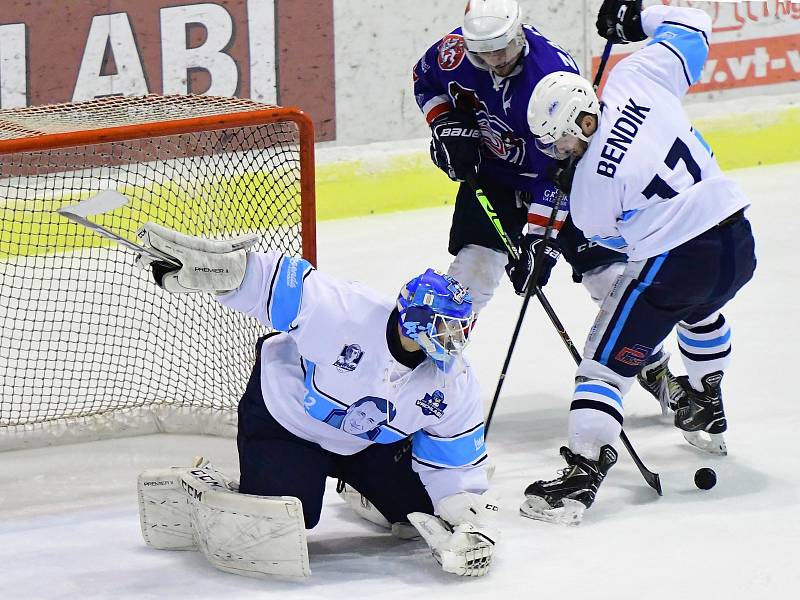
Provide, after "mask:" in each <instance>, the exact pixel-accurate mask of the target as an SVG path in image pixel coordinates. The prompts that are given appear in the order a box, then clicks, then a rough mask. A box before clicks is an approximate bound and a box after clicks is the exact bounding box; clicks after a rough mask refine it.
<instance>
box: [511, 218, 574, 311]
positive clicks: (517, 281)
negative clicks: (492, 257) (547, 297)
mask: <svg viewBox="0 0 800 600" xmlns="http://www.w3.org/2000/svg"><path fill="white" fill-rule="evenodd" d="M519 246H520V253H519V260H514V259H513V258H509V260H508V264H507V265H506V273H508V278H509V279H510V280H511V283H512V284H513V285H514V291H515V292H516V293H517V294H518V295H520V296H524V295H525V292H526V291H527V289H528V283H529V281H530V278H531V276H532V275H533V266H534V265H535V264H536V254H537V253H538V252H540V251H541V250H542V248H544V238H543V237H542V236H541V235H536V234H531V233H528V234H526V235H524V236H523V237H522V240H521V241H520V245H519ZM559 256H561V251H560V250H559V249H558V246H557V242H556V241H555V240H550V242H549V243H548V244H547V249H546V251H545V255H544V258H543V259H542V261H543V264H542V270H541V272H540V273H539V281H538V282H537V285H538V286H539V287H544V286H545V285H547V281H548V280H549V279H550V271H552V270H553V266H554V265H555V264H556V261H557V260H558V257H559Z"/></svg>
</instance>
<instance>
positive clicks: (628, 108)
mask: <svg viewBox="0 0 800 600" xmlns="http://www.w3.org/2000/svg"><path fill="white" fill-rule="evenodd" d="M642 26H643V28H644V31H645V33H646V34H647V35H648V36H649V37H651V38H652V39H651V40H650V41H649V43H648V45H647V46H646V47H644V48H642V49H640V50H638V51H636V52H634V53H633V54H632V55H631V56H629V57H628V58H626V59H624V60H623V61H621V62H620V63H619V64H618V65H617V66H615V67H614V69H612V71H611V74H610V76H609V78H608V82H607V83H606V86H605V89H604V91H603V96H602V101H603V102H602V112H601V116H600V122H599V127H598V130H597V132H596V133H595V134H594V137H593V138H592V142H591V144H590V145H589V148H588V150H587V152H586V153H585V154H584V156H583V157H582V158H581V160H580V162H579V163H578V167H577V170H576V173H575V179H574V185H573V187H572V193H571V197H570V204H571V210H572V218H573V220H574V222H575V224H576V225H577V226H578V227H579V228H580V229H582V230H583V231H584V233H585V234H586V236H587V237H588V238H590V239H591V240H593V241H597V242H599V243H601V244H603V245H604V246H607V247H609V248H613V249H615V250H619V251H621V252H625V253H626V254H627V255H628V257H629V259H631V260H643V259H646V258H650V257H653V256H657V255H659V254H661V253H663V252H666V251H668V250H671V249H672V248H675V247H677V246H679V245H680V244H682V243H684V242H686V241H688V240H690V239H692V238H694V237H695V236H697V235H699V234H701V233H703V232H704V231H707V230H708V229H709V228H711V227H712V226H714V225H716V224H717V223H719V222H720V221H721V220H723V219H725V218H726V217H728V216H730V215H732V214H733V213H735V212H736V211H737V210H739V209H741V208H744V207H746V206H747V205H748V204H749V202H748V200H747V198H746V197H745V196H744V194H743V193H742V191H741V190H740V189H739V186H738V185H737V184H736V183H734V182H733V181H732V180H730V179H728V178H727V177H725V176H724V175H723V174H722V172H721V171H720V168H719V165H718V164H717V161H716V159H715V158H714V155H713V153H712V151H711V149H710V148H709V146H708V144H707V143H706V142H705V140H703V137H702V136H701V135H700V133H699V132H697V131H696V130H694V129H693V128H692V126H691V124H690V122H689V120H688V118H687V116H686V114H685V113H684V110H683V107H682V106H681V99H682V97H683V96H684V95H685V94H686V92H687V90H688V89H689V87H690V86H691V84H693V83H695V82H696V81H698V80H699V79H700V74H701V71H702V68H703V65H704V64H705V61H706V58H707V56H708V38H709V36H710V34H711V19H710V17H709V16H708V15H707V14H706V13H704V12H703V11H701V10H697V9H686V8H675V7H669V6H653V7H650V8H647V9H646V10H645V11H644V12H643V13H642Z"/></svg>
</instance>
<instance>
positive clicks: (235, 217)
mask: <svg viewBox="0 0 800 600" xmlns="http://www.w3.org/2000/svg"><path fill="white" fill-rule="evenodd" d="M287 181H288V182H289V183H287V182H285V181H283V180H281V179H280V178H279V177H277V176H276V175H275V174H265V173H254V174H243V175H233V176H228V177H225V178H218V179H215V180H213V181H212V182H210V183H206V184H204V185H202V186H198V185H196V184H195V185H190V184H188V183H185V182H184V184H180V183H179V182H176V181H171V182H169V183H166V184H163V185H155V184H154V185H151V186H149V187H147V188H144V187H141V186H134V185H123V186H120V187H118V188H117V191H119V192H121V193H122V194H125V195H126V196H128V197H129V198H130V199H131V200H130V201H129V202H128V204H127V205H125V206H124V207H121V208H118V209H116V210H114V211H113V212H111V213H108V214H105V215H97V216H93V217H91V220H92V221H94V222H95V223H98V224H100V225H103V226H105V227H107V228H108V229H111V230H112V231H114V232H116V233H119V234H120V235H122V236H123V237H127V238H128V239H131V240H133V239H134V238H135V234H136V230H137V229H138V227H139V226H140V225H141V224H142V223H145V222H146V221H156V222H158V223H161V224H163V225H166V226H167V227H171V228H173V229H177V230H178V231H181V232H183V233H188V234H198V233H202V234H203V235H207V236H209V237H211V236H213V235H215V234H222V233H230V232H243V231H255V230H257V229H263V228H264V224H265V223H270V224H271V227H275V228H277V227H289V226H294V225H296V224H297V223H298V222H299V218H300V214H299V212H300V211H299V208H298V202H299V193H300V191H299V185H298V184H297V182H295V181H293V180H291V179H289V178H287ZM90 195H91V193H90V192H87V191H80V190H75V192H74V193H72V194H66V195H64V196H63V197H60V198H58V199H49V200H44V199H29V200H8V199H5V198H0V223H2V231H0V260H3V259H8V258H13V257H18V256H42V255H47V254H60V253H64V252H66V251H71V250H76V249H82V248H96V247H101V246H109V245H111V244H113V242H111V241H109V240H107V239H105V238H103V237H100V236H99V235H97V234H95V233H92V232H91V231H89V230H88V229H86V228H85V227H82V226H80V225H77V224H75V223H72V222H70V221H68V220H67V219H65V218H64V217H62V216H60V215H59V214H58V213H56V210H57V209H59V208H62V207H64V206H68V205H70V204H75V203H76V202H79V201H81V200H85V199H87V198H88V197H89V196H90ZM209 206H214V207H215V209H214V210H213V211H210V210H209V209H208V207H209ZM32 207H34V208H33V209H32Z"/></svg>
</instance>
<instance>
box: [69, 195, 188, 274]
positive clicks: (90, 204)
mask: <svg viewBox="0 0 800 600" xmlns="http://www.w3.org/2000/svg"><path fill="white" fill-rule="evenodd" d="M127 203H128V197H127V196H125V195H123V194H120V193H119V192H117V191H116V190H104V191H102V192H99V193H97V194H95V195H94V196H92V197H91V198H88V199H87V200H82V201H81V202H78V203H77V204H72V205H70V206H65V207H63V208H59V209H58V210H57V211H56V212H58V214H60V215H61V216H62V217H64V218H66V219H69V220H70V221H72V222H73V223H78V224H79V225H83V226H84V227H86V228H87V229H90V230H92V231H94V232H95V233H96V234H98V235H100V236H102V237H104V238H106V239H109V240H112V241H114V242H116V243H117V244H119V245H120V246H123V247H125V248H127V249H128V250H132V251H133V252H135V253H136V254H138V255H140V256H141V255H144V256H147V257H149V258H152V259H153V260H156V261H164V262H168V263H169V264H172V265H175V266H177V267H180V266H181V264H180V263H179V262H178V261H177V260H175V258H174V257H172V256H170V255H169V254H165V253H164V252H161V251H160V250H157V249H156V248H149V247H148V248H146V247H144V246H140V245H139V244H137V243H135V242H132V241H130V240H128V239H127V238H124V237H122V236H121V235H119V234H117V233H114V232H113V231H111V230H110V229H107V228H105V227H103V226H102V225H98V224H97V223H93V222H92V221H90V220H89V217H91V216H94V215H103V214H105V213H108V212H111V211H112V210H115V209H117V208H120V207H122V206H125V205H126V204H127Z"/></svg>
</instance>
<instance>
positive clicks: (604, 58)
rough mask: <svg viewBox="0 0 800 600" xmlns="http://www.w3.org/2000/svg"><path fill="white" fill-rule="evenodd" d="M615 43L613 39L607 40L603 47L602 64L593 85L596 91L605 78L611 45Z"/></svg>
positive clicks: (598, 67)
mask: <svg viewBox="0 0 800 600" xmlns="http://www.w3.org/2000/svg"><path fill="white" fill-rule="evenodd" d="M613 45H614V44H612V43H611V41H607V42H606V47H605V48H603V55H602V56H601V57H600V64H599V65H598V66H597V73H596V74H595V76H594V81H593V82H592V87H593V88H594V91H595V92H596V91H597V88H599V87H600V80H601V79H603V71H605V70H606V63H608V57H609V56H611V46H613Z"/></svg>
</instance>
